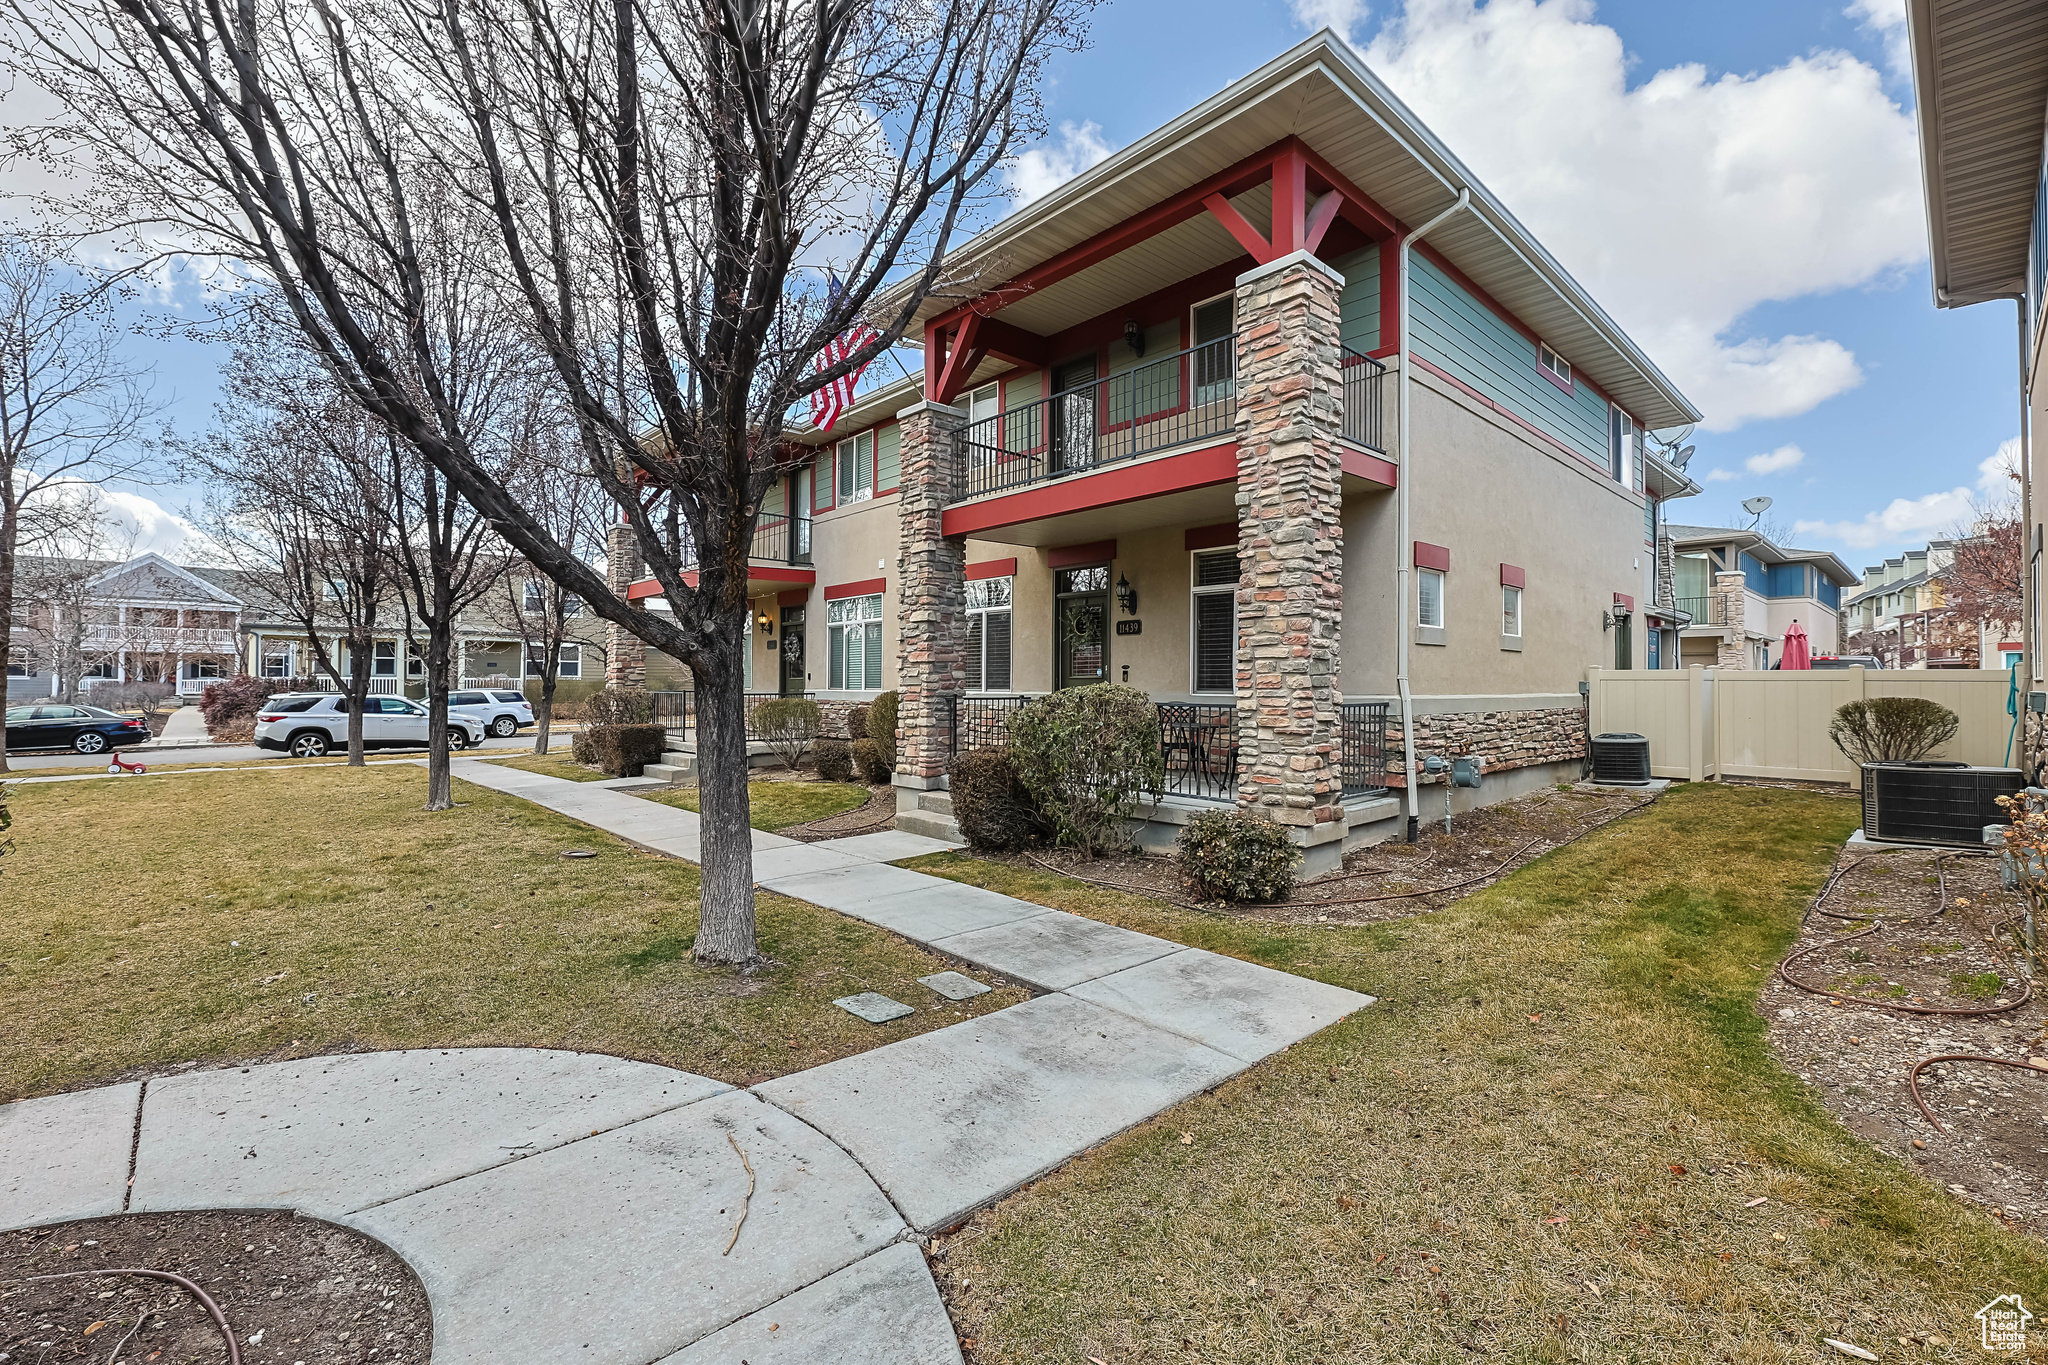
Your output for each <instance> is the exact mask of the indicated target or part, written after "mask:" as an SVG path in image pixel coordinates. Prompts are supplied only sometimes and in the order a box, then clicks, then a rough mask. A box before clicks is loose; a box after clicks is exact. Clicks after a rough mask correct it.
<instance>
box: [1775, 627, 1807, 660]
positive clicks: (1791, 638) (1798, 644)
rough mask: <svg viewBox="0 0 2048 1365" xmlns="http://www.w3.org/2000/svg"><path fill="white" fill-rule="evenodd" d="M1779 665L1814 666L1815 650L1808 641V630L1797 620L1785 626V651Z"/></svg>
mask: <svg viewBox="0 0 2048 1365" xmlns="http://www.w3.org/2000/svg"><path fill="white" fill-rule="evenodd" d="M1778 667H1779V668H1812V667H1813V650H1812V648H1811V646H1810V645H1809V644H1808V642H1807V639H1806V632H1805V631H1804V630H1803V629H1801V628H1800V625H1799V623H1798V622H1797V621H1794V622H1793V623H1792V624H1791V625H1789V626H1787V627H1785V652H1784V653H1783V654H1782V655H1781V656H1780V657H1779V659H1778Z"/></svg>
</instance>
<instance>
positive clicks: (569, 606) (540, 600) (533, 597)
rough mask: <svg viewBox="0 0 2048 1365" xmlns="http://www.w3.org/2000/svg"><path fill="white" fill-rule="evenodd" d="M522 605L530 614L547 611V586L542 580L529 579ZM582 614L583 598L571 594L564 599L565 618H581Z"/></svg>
mask: <svg viewBox="0 0 2048 1365" xmlns="http://www.w3.org/2000/svg"><path fill="white" fill-rule="evenodd" d="M522 605H523V606H524V607H525V608H526V610H528V611H530V612H540V611H544V610H546V608H547V584H545V583H543V582H541V580H539V579H538V578H529V579H527V580H526V594H525V597H524V598H523V600H522ZM582 614H583V599H582V598H580V597H578V596H577V595H576V594H575V593H569V594H567V595H566V596H564V597H563V598H562V615H563V616H581V615H582Z"/></svg>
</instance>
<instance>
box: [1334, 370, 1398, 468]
mask: <svg viewBox="0 0 2048 1365" xmlns="http://www.w3.org/2000/svg"><path fill="white" fill-rule="evenodd" d="M1386 374H1387V367H1386V365H1385V364H1384V363H1382V362H1380V361H1377V360H1374V359H1373V358H1372V357H1371V356H1369V355H1360V354H1359V353H1358V352H1357V351H1354V350H1352V349H1351V348H1350V347H1349V346H1346V347H1345V348H1344V425H1343V428H1342V431H1343V435H1344V439H1345V440H1347V441H1349V442H1351V443H1352V444H1353V445H1361V446H1364V447H1365V448H1366V449H1368V450H1377V451H1379V452H1380V453H1381V454H1385V453H1386V449H1387V445H1386V434H1385V432H1384V431H1383V430H1382V429H1381V428H1382V424H1383V415H1384V413H1385V407H1384V406H1383V399H1382V393H1383V392H1384V390H1385V385H1383V384H1381V383H1380V381H1381V380H1382V379H1384V378H1386Z"/></svg>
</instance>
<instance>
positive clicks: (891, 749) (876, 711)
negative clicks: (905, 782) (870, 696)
mask: <svg viewBox="0 0 2048 1365" xmlns="http://www.w3.org/2000/svg"><path fill="white" fill-rule="evenodd" d="M867 731H868V738H869V739H871V740H873V741H874V742H875V752H876V753H878V754H880V755H881V756H882V771H884V772H894V771H895V770H896V694H895V693H894V692H884V693H883V694H882V695H881V696H879V697H876V698H875V699H874V701H872V702H870V703H869V704H868V724H867Z"/></svg>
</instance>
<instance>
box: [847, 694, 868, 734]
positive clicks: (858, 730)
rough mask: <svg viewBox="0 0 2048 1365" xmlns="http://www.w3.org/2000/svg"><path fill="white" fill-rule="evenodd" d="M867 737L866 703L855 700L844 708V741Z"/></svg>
mask: <svg viewBox="0 0 2048 1365" xmlns="http://www.w3.org/2000/svg"><path fill="white" fill-rule="evenodd" d="M867 737H868V704H867V703H866V702H864V701H857V702H855V703H854V704H853V705H851V706H849V707H847V708H846V742H847V743H849V744H851V743H852V742H853V741H854V740H857V739H866V738H867Z"/></svg>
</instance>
